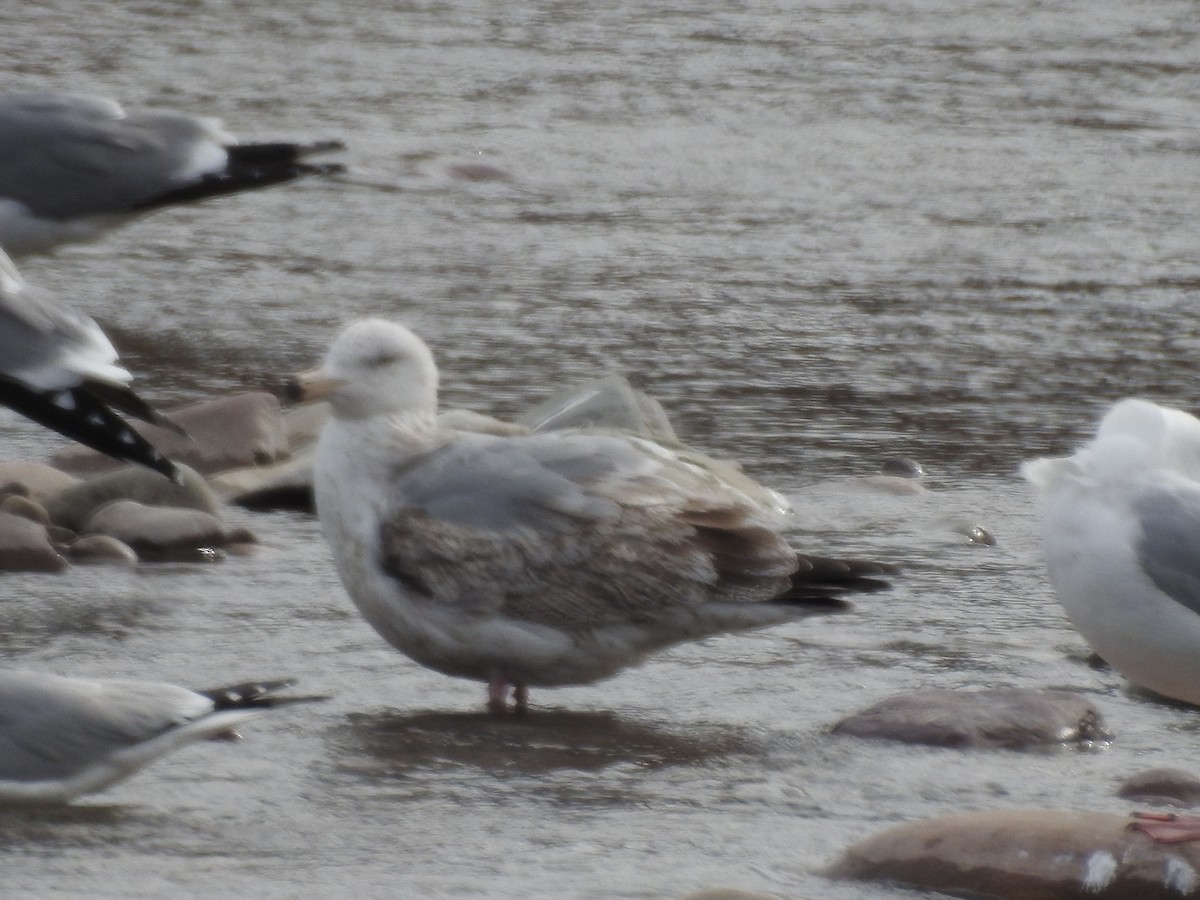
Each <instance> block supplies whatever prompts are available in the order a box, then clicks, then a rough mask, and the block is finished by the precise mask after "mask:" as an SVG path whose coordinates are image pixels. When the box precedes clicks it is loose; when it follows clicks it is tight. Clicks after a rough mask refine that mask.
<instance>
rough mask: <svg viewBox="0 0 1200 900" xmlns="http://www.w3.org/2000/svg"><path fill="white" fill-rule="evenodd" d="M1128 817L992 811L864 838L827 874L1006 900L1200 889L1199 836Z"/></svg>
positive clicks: (1151, 899) (1124, 897) (1136, 896)
mask: <svg viewBox="0 0 1200 900" xmlns="http://www.w3.org/2000/svg"><path fill="white" fill-rule="evenodd" d="M1128 826H1129V819H1128V818H1126V817H1124V816H1118V815H1112V814H1109V813H1097V812H1075V811H1072V810H1062V809H1023V810H1021V809H1018V810H984V811H981V812H964V813H955V814H953V815H949V816H943V817H939V818H937V819H929V820H926V821H921V822H910V823H908V824H906V825H900V826H898V827H895V828H890V829H888V830H887V831H884V832H881V833H880V834H877V835H874V836H873V837H869V838H867V839H866V840H864V841H860V842H859V843H857V844H855V845H854V846H852V847H850V848H849V849H848V850H846V851H845V852H844V853H843V854H842V856H841V858H840V859H839V860H838V861H837V862H835V863H834V864H833V865H832V866H831V867H830V868H829V869H827V870H826V872H825V874H826V875H828V876H830V877H832V878H843V879H857V880H872V881H887V882H893V883H899V884H903V885H908V886H914V887H920V888H924V889H926V890H937V891H944V892H946V893H950V894H955V895H959V896H971V897H992V898H1003V900H1010V898H1011V900H1063V898H1079V900H1083V898H1089V897H1103V898H1105V900H1160V898H1162V900H1166V898H1171V900H1178V898H1179V897H1180V896H1181V895H1191V894H1192V893H1194V892H1196V891H1200V874H1197V870H1198V869H1200V842H1197V843H1189V844H1173V845H1167V844H1159V843H1155V842H1154V841H1153V840H1151V839H1150V838H1149V837H1148V836H1146V835H1144V834H1141V833H1140V832H1137V831H1132V830H1130V829H1129V827H1128Z"/></svg>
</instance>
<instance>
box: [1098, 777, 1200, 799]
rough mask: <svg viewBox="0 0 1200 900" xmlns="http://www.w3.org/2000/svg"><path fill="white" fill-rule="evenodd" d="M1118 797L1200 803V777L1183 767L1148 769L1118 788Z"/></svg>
mask: <svg viewBox="0 0 1200 900" xmlns="http://www.w3.org/2000/svg"><path fill="white" fill-rule="evenodd" d="M1117 796H1118V797H1125V798H1127V799H1129V800H1136V801H1138V802H1139V803H1159V804H1162V803H1173V804H1175V805H1177V806H1195V805H1197V804H1200V778H1197V777H1196V776H1195V775H1193V774H1192V773H1191V772H1187V771H1184V770H1183V769H1147V770H1146V771H1145V772H1139V773H1138V774H1136V775H1134V776H1133V777H1132V778H1130V779H1128V780H1127V781H1126V782H1125V783H1124V784H1122V785H1121V786H1120V787H1119V788H1118V789H1117Z"/></svg>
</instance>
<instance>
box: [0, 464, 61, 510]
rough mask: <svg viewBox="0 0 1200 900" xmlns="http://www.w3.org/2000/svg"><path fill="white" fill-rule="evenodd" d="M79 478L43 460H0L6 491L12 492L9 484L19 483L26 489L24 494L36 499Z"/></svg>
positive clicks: (1, 476)
mask: <svg viewBox="0 0 1200 900" xmlns="http://www.w3.org/2000/svg"><path fill="white" fill-rule="evenodd" d="M78 480H79V479H78V478H76V477H75V476H74V475H68V474H67V473H66V472H62V471H60V470H58V469H56V468H54V466H49V465H46V463H43V462H34V461H32V460H5V461H3V462H0V484H2V485H5V493H12V491H9V490H8V485H10V484H19V485H21V486H22V487H23V488H24V489H25V490H24V495H25V496H26V497H30V498H32V499H34V500H41V499H43V498H45V497H49V496H50V495H51V494H57V493H58V492H59V491H61V490H62V489H63V488H67V487H70V486H71V485H72V484H74V483H75V482H76V481H78Z"/></svg>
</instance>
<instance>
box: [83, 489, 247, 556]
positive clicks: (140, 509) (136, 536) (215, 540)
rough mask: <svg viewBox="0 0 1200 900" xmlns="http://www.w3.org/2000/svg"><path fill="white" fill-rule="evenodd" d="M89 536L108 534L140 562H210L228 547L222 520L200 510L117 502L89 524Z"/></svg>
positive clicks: (97, 514)
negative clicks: (129, 549) (132, 551)
mask: <svg viewBox="0 0 1200 900" xmlns="http://www.w3.org/2000/svg"><path fill="white" fill-rule="evenodd" d="M84 533H85V534H96V535H108V536H109V537H112V538H116V539H117V540H118V541H120V542H121V543H123V544H127V545H128V546H129V547H131V548H133V550H134V552H135V553H137V555H138V557H139V558H140V559H144V560H151V561H155V562H161V561H166V560H173V561H206V560H210V559H214V558H217V557H219V556H220V555H222V554H221V552H220V551H221V548H223V547H224V546H225V543H226V535H225V527H224V526H223V525H222V524H221V520H220V519H218V518H217V517H216V516H214V515H211V514H210V513H206V512H203V511H202V510H198V509H183V508H179V507H171V506H146V505H145V504H142V503H138V502H137V501H136V500H114V501H113V502H112V503H109V504H108V505H107V506H103V507H101V508H100V509H99V510H97V511H96V513H95V515H93V516H92V518H91V519H90V520H89V521H88V523H87V526H86V527H85V528H84Z"/></svg>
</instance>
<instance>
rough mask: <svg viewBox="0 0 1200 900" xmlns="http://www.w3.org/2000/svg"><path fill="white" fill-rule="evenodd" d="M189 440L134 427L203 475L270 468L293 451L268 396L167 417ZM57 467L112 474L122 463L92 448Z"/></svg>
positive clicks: (247, 396) (61, 459)
mask: <svg viewBox="0 0 1200 900" xmlns="http://www.w3.org/2000/svg"><path fill="white" fill-rule="evenodd" d="M166 415H167V418H169V419H170V420H171V421H172V422H174V423H175V424H176V425H178V426H180V427H181V428H183V429H184V431H186V432H187V436H186V437H185V436H183V435H179V434H176V433H175V432H172V431H167V430H165V429H162V428H156V427H155V426H153V425H145V424H144V423H141V422H137V423H132V424H133V425H134V427H136V428H137V430H138V431H139V432H141V433H142V434H144V435H145V436H146V438H147V439H148V440H149V441H150V442H151V443H152V444H154V446H155V447H157V448H158V449H159V450H161V451H162V452H163V453H165V454H166V455H167V456H168V457H170V458H171V459H172V460H173V461H175V462H177V463H184V464H186V465H188V466H191V467H192V468H194V469H196V470H197V471H198V472H204V473H208V472H220V471H222V470H224V469H233V468H239V467H241V466H254V465H267V464H269V463H273V462H278V461H279V460H281V459H284V458H285V457H286V456H287V455H288V453H289V452H290V451H289V449H288V438H287V434H286V432H285V430H284V425H283V414H282V412H281V410H280V408H279V400H278V399H276V398H275V396H274V395H273V394H268V393H266V392H248V393H242V394H233V395H231V396H228V397H218V398H217V399H215V400H206V401H204V402H203V403H197V404H195V405H194V406H188V407H185V408H183V409H179V410H175V411H174V412H169V413H167V414H166ZM55 462H56V463H58V464H59V465H62V466H63V467H65V468H67V469H70V470H71V471H81V472H100V471H108V470H110V469H111V468H113V467H114V466H115V465H117V464H116V463H114V462H113V461H112V460H110V459H109V458H108V457H106V456H103V455H101V454H99V453H94V452H93V451H91V450H87V449H86V448H79V449H78V450H71V451H68V452H66V453H63V454H60V455H59V456H58V457H56V459H55Z"/></svg>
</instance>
